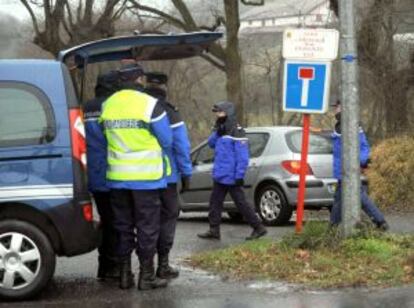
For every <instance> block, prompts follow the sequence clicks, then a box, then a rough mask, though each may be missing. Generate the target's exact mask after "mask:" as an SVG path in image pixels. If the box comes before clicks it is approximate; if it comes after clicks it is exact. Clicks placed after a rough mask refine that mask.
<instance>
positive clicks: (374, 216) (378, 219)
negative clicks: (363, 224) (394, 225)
mask: <svg viewBox="0 0 414 308" xmlns="http://www.w3.org/2000/svg"><path fill="white" fill-rule="evenodd" d="M335 119H336V123H335V128H334V131H333V133H332V141H333V171H334V177H335V178H336V179H337V180H338V185H337V189H336V191H335V196H334V204H333V207H332V210H331V217H330V222H331V225H333V226H335V225H338V224H339V223H340V222H341V220H342V219H341V207H342V200H341V199H342V136H341V102H340V101H339V100H338V101H337V102H336V107H335ZM359 144H360V150H359V157H360V158H359V159H360V165H361V168H367V167H368V162H369V155H370V146H369V143H368V140H367V138H366V136H365V133H364V131H363V129H362V128H360V130H359ZM361 205H362V210H363V211H364V212H365V213H366V214H367V215H368V216H369V218H370V219H371V220H372V221H373V223H374V224H375V225H376V227H377V228H379V229H381V230H384V231H385V230H388V229H389V226H388V223H387V222H386V221H385V218H384V215H383V214H382V213H381V211H380V210H379V209H378V207H377V206H376V205H375V203H374V202H373V201H372V200H371V199H370V198H369V196H368V188H367V185H366V183H361Z"/></svg>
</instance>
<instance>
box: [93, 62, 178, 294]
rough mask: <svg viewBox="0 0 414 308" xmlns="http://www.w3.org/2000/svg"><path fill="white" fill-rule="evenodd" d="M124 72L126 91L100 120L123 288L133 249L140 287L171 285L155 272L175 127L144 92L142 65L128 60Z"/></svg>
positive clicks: (128, 277) (115, 97)
mask: <svg viewBox="0 0 414 308" xmlns="http://www.w3.org/2000/svg"><path fill="white" fill-rule="evenodd" d="M119 73H120V78H121V80H122V81H124V86H123V89H122V90H121V91H118V92H116V93H115V94H114V95H112V96H111V97H109V98H108V99H107V100H106V101H105V104H104V106H103V110H102V114H101V117H100V119H99V120H100V122H101V123H102V124H103V127H104V132H105V137H106V140H107V142H108V168H107V173H106V178H107V181H108V186H109V187H110V188H111V204H112V207H113V209H114V215H115V218H114V227H115V229H116V231H117V235H118V243H117V249H116V253H117V256H118V258H119V260H120V265H121V274H120V288H121V289H129V288H131V287H132V286H133V279H132V277H131V254H132V251H133V250H134V248H136V251H137V255H138V257H139V262H140V273H139V281H138V288H139V289H140V290H148V289H155V288H160V287H166V286H167V280H165V279H160V278H158V277H156V275H155V271H154V255H155V252H156V248H157V241H158V237H159V230H160V210H161V202H160V199H161V190H162V189H164V188H166V187H167V181H166V176H167V175H168V174H169V173H170V166H169V162H168V157H167V156H166V155H165V154H164V153H165V149H166V148H169V147H171V145H172V131H171V128H170V123H169V121H168V117H167V114H166V112H165V110H164V109H163V108H162V106H161V104H159V103H158V102H157V100H156V99H155V98H153V97H152V96H149V95H148V94H145V93H144V92H143V83H144V70H143V68H142V67H141V66H140V65H138V64H129V65H125V66H124V67H123V68H122V69H121V70H120V71H119ZM138 89H141V91H138Z"/></svg>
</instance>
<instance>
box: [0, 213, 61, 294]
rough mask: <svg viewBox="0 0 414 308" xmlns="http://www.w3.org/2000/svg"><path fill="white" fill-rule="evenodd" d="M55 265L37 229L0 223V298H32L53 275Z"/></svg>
mask: <svg viewBox="0 0 414 308" xmlns="http://www.w3.org/2000/svg"><path fill="white" fill-rule="evenodd" d="M55 264H56V257H55V253H54V251H53V248H52V245H51V244H50V241H49V239H48V238H47V236H46V235H45V234H44V233H43V232H42V231H40V230H39V229H38V228H37V227H35V226H34V225H32V224H30V223H27V222H25V221H20V220H5V221H2V222H0V297H2V298H4V299H9V300H17V299H19V300H21V299H27V298H30V297H33V296H34V295H36V294H37V293H38V292H40V291H41V290H42V289H43V288H44V287H45V286H46V284H47V283H48V281H49V280H50V278H51V277H52V276H53V273H54V271H55Z"/></svg>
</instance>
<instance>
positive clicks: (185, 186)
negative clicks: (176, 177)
mask: <svg viewBox="0 0 414 308" xmlns="http://www.w3.org/2000/svg"><path fill="white" fill-rule="evenodd" d="M189 189H190V177H189V176H182V177H181V190H180V194H182V193H184V192H185V191H187V190H189Z"/></svg>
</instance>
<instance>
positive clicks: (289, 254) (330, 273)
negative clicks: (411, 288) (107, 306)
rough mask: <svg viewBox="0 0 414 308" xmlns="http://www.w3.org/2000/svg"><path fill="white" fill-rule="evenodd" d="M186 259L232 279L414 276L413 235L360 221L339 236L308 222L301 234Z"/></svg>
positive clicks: (359, 281)
mask: <svg viewBox="0 0 414 308" xmlns="http://www.w3.org/2000/svg"><path fill="white" fill-rule="evenodd" d="M188 262H189V263H190V265H192V266H194V267H199V268H202V269H205V270H208V271H212V272H215V273H218V274H226V275H229V276H230V277H233V278H235V279H267V280H278V281H280V280H283V281H286V282H289V283H301V284H305V285H308V286H312V287H318V288H330V287H332V288H333V287H356V286H381V287H388V286H397V285H402V284H410V283H413V282H414V236H413V235H395V234H388V233H379V232H376V231H374V230H371V229H369V228H366V227H363V228H362V229H360V230H359V231H357V233H356V234H355V235H354V236H352V237H350V238H348V239H346V240H340V238H339V234H338V231H337V230H332V229H328V225H327V223H320V222H311V223H308V224H307V225H306V226H305V228H304V230H303V233H302V234H301V235H296V234H293V235H288V236H285V237H284V238H283V239H282V240H281V241H278V242H275V241H272V240H270V239H263V240H257V241H252V242H246V243H244V244H241V245H238V246H234V247H230V248H226V249H221V250H215V251H208V252H203V253H200V254H197V255H194V256H192V257H191V258H190V259H189V260H188Z"/></svg>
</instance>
